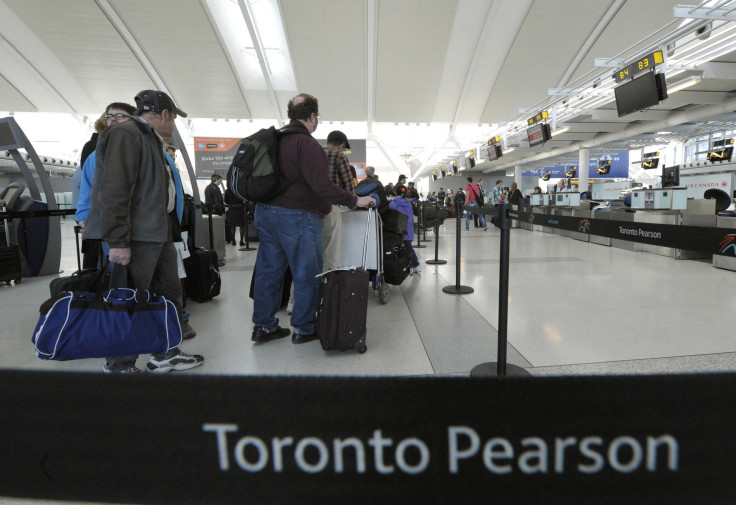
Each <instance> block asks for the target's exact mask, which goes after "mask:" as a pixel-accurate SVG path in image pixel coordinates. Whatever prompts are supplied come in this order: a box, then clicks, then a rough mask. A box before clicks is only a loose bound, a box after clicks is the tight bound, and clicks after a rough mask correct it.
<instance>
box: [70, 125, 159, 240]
mask: <svg viewBox="0 0 736 505" xmlns="http://www.w3.org/2000/svg"><path fill="white" fill-rule="evenodd" d="M96 161H97V162H96V165H95V176H94V179H93V180H92V193H91V197H90V211H89V216H88V217H87V223H86V226H85V228H84V235H83V237H84V238H87V239H99V238H101V239H103V240H105V241H106V242H107V243H108V245H109V246H110V247H115V248H119V247H130V242H131V241H136V242H170V241H171V240H172V233H171V230H172V229H171V221H170V218H169V214H168V213H167V212H166V208H167V203H168V194H169V193H168V187H169V172H168V169H167V168H166V159H165V158H164V151H163V146H162V144H161V141H160V140H159V137H158V135H157V134H156V132H155V131H154V130H153V128H152V127H151V125H149V124H148V123H146V122H145V121H143V120H142V119H141V118H139V117H131V118H130V119H129V120H128V121H126V122H124V123H119V124H117V125H113V126H111V127H109V128H107V129H106V130H105V131H104V132H102V133H101V134H100V137H99V139H98V141H97V160H96Z"/></svg>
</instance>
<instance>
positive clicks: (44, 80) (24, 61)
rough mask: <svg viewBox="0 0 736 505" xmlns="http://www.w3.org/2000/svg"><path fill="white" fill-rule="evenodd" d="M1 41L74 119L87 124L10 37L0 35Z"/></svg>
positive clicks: (29, 101)
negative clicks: (11, 41) (12, 42)
mask: <svg viewBox="0 0 736 505" xmlns="http://www.w3.org/2000/svg"><path fill="white" fill-rule="evenodd" d="M0 43H2V45H3V46H5V48H6V49H7V50H8V52H10V53H11V54H12V55H13V56H14V57H15V58H16V59H17V60H18V61H19V62H21V63H22V64H23V66H25V68H26V70H27V71H28V72H29V73H30V74H31V75H33V76H34V77H35V78H36V79H38V82H40V83H41V84H42V85H43V87H45V88H46V89H47V90H48V91H49V93H51V95H52V96H53V97H54V98H56V99H57V100H58V101H59V103H61V105H62V107H64V108H65V109H66V110H67V112H68V113H69V114H70V115H71V116H72V117H74V119H76V120H77V121H78V122H79V124H81V125H83V126H86V124H85V122H84V116H82V115H80V114H79V113H78V112H77V111H76V109H74V107H72V105H71V104H70V103H69V102H68V101H67V100H66V98H64V96H63V95H62V94H61V93H60V92H59V90H58V89H56V87H55V86H54V85H53V84H51V81H49V80H48V79H47V78H46V77H45V76H44V75H43V74H42V73H41V72H40V71H39V70H38V69H37V68H36V67H35V66H33V64H32V63H31V62H30V61H28V59H27V58H26V57H25V56H23V55H22V54H21V52H20V51H18V50H17V49H16V48H15V46H13V44H11V43H10V41H9V40H8V39H6V38H5V37H3V36H2V35H0ZM8 83H9V84H10V85H11V86H13V88H15V89H16V91H18V93H19V94H20V95H21V96H22V97H23V98H25V99H26V100H27V101H28V103H30V104H31V105H33V106H34V107H36V105H35V104H33V102H32V101H31V100H29V99H28V97H26V96H25V95H24V94H23V93H22V92H21V91H20V90H19V89H18V88H17V87H16V86H15V84H13V83H12V82H10V81H8ZM36 109H38V107H36Z"/></svg>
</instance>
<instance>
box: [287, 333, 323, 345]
mask: <svg viewBox="0 0 736 505" xmlns="http://www.w3.org/2000/svg"><path fill="white" fill-rule="evenodd" d="M318 338H319V335H317V330H315V331H313V332H312V333H299V332H296V331H295V332H294V334H293V335H292V336H291V343H292V344H306V343H307V342H311V341H312V340H317V339H318Z"/></svg>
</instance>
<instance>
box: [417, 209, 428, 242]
mask: <svg viewBox="0 0 736 505" xmlns="http://www.w3.org/2000/svg"><path fill="white" fill-rule="evenodd" d="M426 207H427V202H422V213H421V217H420V218H419V219H420V221H421V222H422V240H424V241H425V242H429V241H430V240H431V239H428V238H427V217H426V215H425V213H424V210H425V208H426Z"/></svg>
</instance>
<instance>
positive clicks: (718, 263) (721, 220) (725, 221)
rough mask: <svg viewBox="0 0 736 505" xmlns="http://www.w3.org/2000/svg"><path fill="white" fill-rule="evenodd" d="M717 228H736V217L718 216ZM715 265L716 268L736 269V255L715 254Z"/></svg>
mask: <svg viewBox="0 0 736 505" xmlns="http://www.w3.org/2000/svg"><path fill="white" fill-rule="evenodd" d="M716 228H730V229H732V230H733V229H736V217H732V216H716ZM713 266H714V267H716V268H725V269H726V270H734V271H736V256H721V255H720V254H714V255H713Z"/></svg>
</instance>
